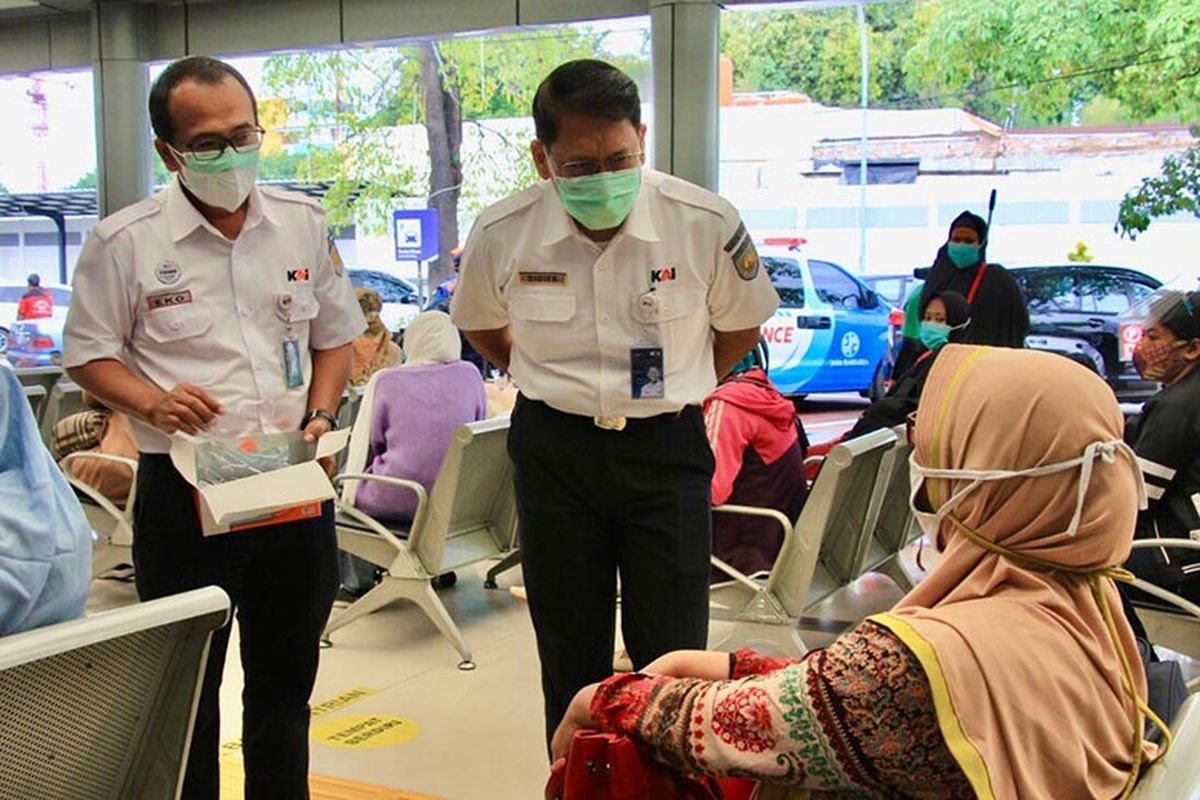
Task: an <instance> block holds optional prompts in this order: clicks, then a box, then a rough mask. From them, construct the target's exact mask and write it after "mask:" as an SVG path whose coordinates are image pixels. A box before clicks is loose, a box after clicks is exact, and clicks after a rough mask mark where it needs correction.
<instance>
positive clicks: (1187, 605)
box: [1133, 578, 1200, 619]
mask: <svg viewBox="0 0 1200 800" xmlns="http://www.w3.org/2000/svg"><path fill="white" fill-rule="evenodd" d="M1133 586H1134V587H1135V588H1137V589H1141V590H1142V591H1143V592H1145V593H1146V594H1149V595H1153V596H1154V597H1157V598H1158V599H1159V600H1163V601H1165V602H1167V603H1170V604H1171V605H1173V606H1175V607H1177V608H1181V609H1183V610H1184V611H1186V612H1187V613H1188V614H1191V615H1192V616H1193V617H1195V618H1196V619H1200V606H1198V605H1196V604H1195V603H1193V602H1191V601H1190V600H1186V599H1184V598H1182V597H1180V596H1179V595H1177V594H1175V593H1174V592H1170V591H1167V590H1166V589H1164V588H1162V587H1161V586H1158V585H1156V584H1153V583H1150V582H1149V581H1144V580H1142V579H1141V578H1134V579H1133Z"/></svg>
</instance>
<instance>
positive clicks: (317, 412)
mask: <svg viewBox="0 0 1200 800" xmlns="http://www.w3.org/2000/svg"><path fill="white" fill-rule="evenodd" d="M314 419H323V420H325V421H326V422H328V423H329V430H331V431H336V430H337V426H338V424H337V417H335V416H334V415H333V414H330V413H329V412H328V411H326V410H325V409H323V408H313V409H309V411H308V413H307V414H305V415H304V417H303V418H302V419H301V420H300V430H304V429H305V428H307V427H308V423H310V422H312V421H313V420H314Z"/></svg>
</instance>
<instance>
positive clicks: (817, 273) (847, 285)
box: [808, 259, 863, 308]
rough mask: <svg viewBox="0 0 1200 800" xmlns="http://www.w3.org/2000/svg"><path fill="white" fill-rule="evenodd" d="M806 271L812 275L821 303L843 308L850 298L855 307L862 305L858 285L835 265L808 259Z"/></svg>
mask: <svg viewBox="0 0 1200 800" xmlns="http://www.w3.org/2000/svg"><path fill="white" fill-rule="evenodd" d="M808 270H809V272H811V273H812V280H813V288H814V289H815V290H816V292H817V298H818V299H819V300H821V301H822V302H823V303H827V304H828V305H831V306H839V307H843V308H844V307H846V305H847V302H846V299H847V298H850V297H852V298H854V301H853V302H854V303H855V304H856V305H855V307H857V306H860V305H863V297H862V291H861V290H860V289H859V286H858V284H857V283H856V282H855V281H854V279H853V278H851V277H850V276H849V275H847V274H846V273H845V272H843V271H842V270H841V269H840V268H839V267H838V266H837V265H835V264H831V263H829V262H828V261H815V260H813V259H809V261H808Z"/></svg>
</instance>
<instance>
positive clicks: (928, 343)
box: [843, 292, 971, 439]
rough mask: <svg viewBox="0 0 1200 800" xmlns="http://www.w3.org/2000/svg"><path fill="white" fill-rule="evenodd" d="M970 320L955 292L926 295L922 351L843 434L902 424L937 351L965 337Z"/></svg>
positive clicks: (850, 435)
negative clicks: (929, 296)
mask: <svg viewBox="0 0 1200 800" xmlns="http://www.w3.org/2000/svg"><path fill="white" fill-rule="evenodd" d="M970 324H971V307H970V306H969V305H968V304H967V299H966V298H965V297H963V296H962V295H961V294H959V293H958V292H939V293H938V294H935V295H934V296H933V297H931V298H929V302H928V303H927V304H926V305H925V307H924V308H922V309H921V327H920V333H919V337H920V339H921V345H922V346H923V347H924V348H925V350H924V352H922V353H921V354H920V355H919V356H917V358H916V360H915V361H914V362H913V365H912V366H911V367H909V368H908V369H907V370H906V371H905V372H904V374H903V375H900V376H898V377H895V378H893V379H892V384H891V387H890V388H889V389H888V392H887V394H886V395H884V396H883V397H881V398H879V399H878V400H876V401H875V402H874V403H872V404H871V405H870V407H869V408H867V410H866V411H864V412H863V415H862V416H861V417H859V418H858V422H857V423H855V425H854V427H853V428H851V429H850V432H849V433H847V434H846V435H845V437H843V438H844V439H853V438H855V437H857V436H862V435H864V434H867V433H870V432H871V431H877V430H880V429H882V428H893V427H895V426H897V425H903V424H904V421H905V420H907V419H908V415H909V414H911V413H912V412H914V411H916V410H917V403H918V402H919V401H920V399H921V391H922V390H923V389H924V388H925V379H926V378H927V377H929V370H930V369H932V368H933V362H934V359H936V358H937V354H938V353H939V352H940V351H941V349H942V347H943V346H944V345H946V344H947V343H948V342H962V341H964V340H965V339H966V338H967V335H968V334H969V331H970V327H969V326H970Z"/></svg>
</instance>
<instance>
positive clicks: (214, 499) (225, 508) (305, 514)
mask: <svg viewBox="0 0 1200 800" xmlns="http://www.w3.org/2000/svg"><path fill="white" fill-rule="evenodd" d="M287 435H288V436H291V435H295V436H297V437H302V436H303V435H304V434H303V433H302V432H301V431H294V432H292V433H289V434H287ZM251 438H253V437H251ZM349 440H350V430H349V429H348V428H347V429H343V430H340V431H331V432H329V433H327V434H325V435H324V436H322V437H321V438H320V439H319V440H318V441H317V446H316V449H315V451H314V454H313V456H312V457H311V458H309V459H307V460H305V461H303V462H302V463H295V464H292V465H291V466H287V467H282V468H280V469H276V470H271V471H270V472H264V473H262V474H259V475H252V476H250V477H247V478H238V479H236V480H231V481H227V482H225V483H220V484H213V485H209V486H200V481H199V478H198V477H197V468H196V455H197V448H198V447H199V446H200V445H201V444H202V443H201V442H200V441H197V440H194V439H193V440H185V439H182V438H176V439H175V441H174V442H173V443H172V445H171V461H172V463H174V464H175V469H177V470H179V473H180V474H181V475H183V477H184V479H185V480H187V482H188V483H190V484H191V485H192V486H193V487H195V490H196V505H197V508H198V510H199V513H200V526H201V530H202V531H203V533H204V535H205V536H210V535H213V534H218V533H228V532H230V531H237V530H245V529H249V528H257V527H261V526H263V525H274V524H279V523H283V522H290V521H294V520H298V519H306V518H310V517H314V516H317V515H319V514H320V513H321V510H320V509H321V503H322V502H324V501H326V500H332V499H334V498H335V497H336V496H337V493H336V492H335V491H334V488H333V484H331V483H330V482H329V477H328V476H327V475H326V474H325V470H324V469H322V468H321V465H320V464H318V463H317V460H318V459H321V458H325V457H326V456H332V455H333V454H334V453H337V452H338V451H339V450H341V449H342V448H343V447H345V446H346V443H347V442H348V441H349Z"/></svg>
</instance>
